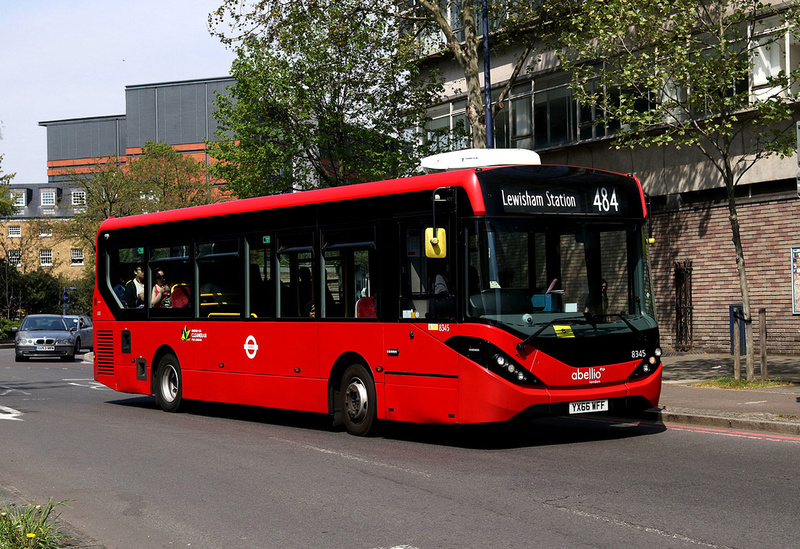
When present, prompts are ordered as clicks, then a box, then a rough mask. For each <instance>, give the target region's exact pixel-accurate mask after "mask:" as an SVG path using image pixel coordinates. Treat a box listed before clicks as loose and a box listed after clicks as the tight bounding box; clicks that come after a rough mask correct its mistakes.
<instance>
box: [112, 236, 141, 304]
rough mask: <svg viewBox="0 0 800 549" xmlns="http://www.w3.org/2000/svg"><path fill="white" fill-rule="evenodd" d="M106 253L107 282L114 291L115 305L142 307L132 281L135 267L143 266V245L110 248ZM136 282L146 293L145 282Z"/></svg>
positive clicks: (135, 286) (135, 285)
mask: <svg viewBox="0 0 800 549" xmlns="http://www.w3.org/2000/svg"><path fill="white" fill-rule="evenodd" d="M107 254H108V263H107V265H108V272H107V273H106V274H107V277H108V280H107V283H108V285H109V287H110V288H111V289H112V291H113V292H114V297H115V300H116V304H117V306H118V307H119V308H121V309H137V308H141V309H143V308H144V307H143V303H144V302H143V301H141V300H139V299H138V296H139V292H138V290H139V287H138V286H137V283H134V279H135V278H136V272H137V269H138V268H139V267H142V269H143V268H144V263H145V261H144V259H145V257H144V246H135V247H132V248H116V249H110V250H108V251H107ZM142 272H144V270H142ZM138 283H139V284H141V290H142V292H144V293H146V292H145V287H144V285H145V284H146V282H145V281H142V282H138Z"/></svg>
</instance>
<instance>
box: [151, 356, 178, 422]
mask: <svg viewBox="0 0 800 549" xmlns="http://www.w3.org/2000/svg"><path fill="white" fill-rule="evenodd" d="M156 372H157V373H156V402H157V403H158V405H159V406H161V409H162V410H164V411H165V412H176V411H177V410H178V408H179V407H180V405H181V400H182V399H183V380H182V378H181V367H180V364H178V359H177V358H175V355H171V354H170V355H164V356H163V357H162V358H161V361H160V362H159V363H158V370H156Z"/></svg>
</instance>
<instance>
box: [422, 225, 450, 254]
mask: <svg viewBox="0 0 800 549" xmlns="http://www.w3.org/2000/svg"><path fill="white" fill-rule="evenodd" d="M434 231H435V233H434ZM425 256H426V257H429V258H431V259H444V258H445V257H447V231H445V230H444V229H443V228H441V227H437V228H436V229H434V228H433V227H428V228H427V229H425Z"/></svg>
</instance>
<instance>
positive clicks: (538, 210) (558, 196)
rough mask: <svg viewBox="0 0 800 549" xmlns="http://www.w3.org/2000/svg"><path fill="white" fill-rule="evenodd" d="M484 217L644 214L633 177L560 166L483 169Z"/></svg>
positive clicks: (637, 216) (628, 216)
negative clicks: (507, 215)
mask: <svg viewBox="0 0 800 549" xmlns="http://www.w3.org/2000/svg"><path fill="white" fill-rule="evenodd" d="M478 178H479V180H480V181H481V186H482V188H483V194H484V205H485V207H486V213H487V214H490V215H499V214H522V215H537V214H539V215H541V214H551V215H553V214H554V215H559V214H584V215H587V214H588V215H591V214H594V215H601V216H615V217H617V216H618V217H626V218H630V217H634V218H641V217H643V216H644V212H643V204H642V195H641V192H640V190H639V185H638V184H637V182H636V180H635V179H633V178H631V177H626V176H622V175H619V174H613V173H610V172H602V171H598V170H588V169H585V168H572V167H564V166H524V167H514V168H501V169H498V170H487V171H486V172H483V173H482V174H479V176H478Z"/></svg>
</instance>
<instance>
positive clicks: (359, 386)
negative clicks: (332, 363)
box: [339, 364, 377, 436]
mask: <svg viewBox="0 0 800 549" xmlns="http://www.w3.org/2000/svg"><path fill="white" fill-rule="evenodd" d="M339 399H340V407H341V410H342V416H343V419H344V426H345V429H347V432H348V433H350V434H351V435H356V436H365V435H367V434H368V433H369V432H370V430H371V429H372V426H373V424H374V423H375V418H376V415H377V414H376V410H375V404H376V399H375V384H374V383H373V381H372V376H371V375H370V374H369V372H368V371H367V369H366V368H365V367H364V366H362V365H361V364H353V365H352V366H349V367H348V368H347V369H346V370H345V372H344V376H342V385H341V391H339Z"/></svg>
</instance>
